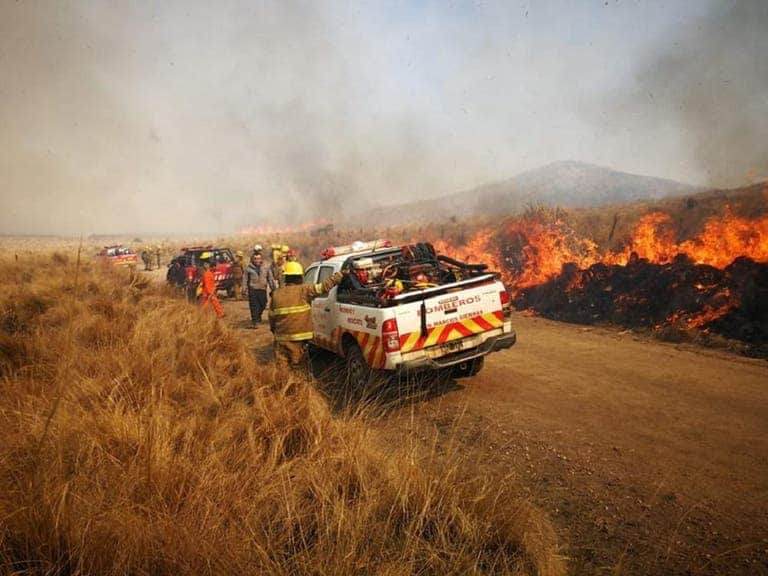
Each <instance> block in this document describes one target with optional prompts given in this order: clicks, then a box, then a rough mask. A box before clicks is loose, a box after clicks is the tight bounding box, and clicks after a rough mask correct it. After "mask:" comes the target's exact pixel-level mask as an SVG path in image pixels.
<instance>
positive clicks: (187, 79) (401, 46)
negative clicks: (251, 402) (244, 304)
mask: <svg viewBox="0 0 768 576" xmlns="http://www.w3.org/2000/svg"><path fill="white" fill-rule="evenodd" d="M765 5H768V3H764V2H757V1H756V2H740V3H733V2H711V1H704V0H701V1H690V2H682V1H680V2H658V1H657V2H655V1H639V0H636V1H615V0H611V1H609V2H604V1H600V2H591V1H586V0H584V1H581V2H567V1H562V2H555V1H552V2H515V1H512V2H472V3H464V2H453V3H451V2H444V1H435V2H381V3H363V2H349V3H342V2H327V3H325V2H284V1H283V2H273V3H272V2H256V1H253V2H246V1H229V2H226V1H224V2H208V1H205V2H203V1H200V2H193V1H191V0H184V1H181V0H179V1H175V2H174V1H170V2H155V1H149V0H147V1H144V2H141V1H136V2H117V1H115V2H100V1H88V2H86V1H83V2H73V1H67V0H60V1H56V2H53V1H51V2H42V1H40V2H32V1H29V2H24V1H20V2H14V1H11V0H0V78H2V80H0V193H1V194H2V199H3V204H4V210H3V211H2V213H1V214H2V215H0V232H2V233H64V234H76V233H80V232H83V233H85V234H88V233H91V232H102V233H105V232H116V233H122V232H136V233H163V232H168V233H171V232H184V233H188V232H193V233H194V232H198V233H224V232H228V231H231V230H233V229H235V228H237V227H239V226H244V225H249V224H258V223H265V222H282V221H285V220H287V219H295V220H298V221H304V220H308V219H315V218H319V217H330V218H333V217H334V215H335V214H336V213H337V212H338V211H339V210H341V209H346V210H348V211H349V209H354V208H358V207H363V206H375V205H377V204H385V203H386V204H391V203H394V202H398V201H404V200H408V199H413V198H416V197H421V196H437V195H440V194H443V193H449V192H453V191H456V190H460V189H465V188H470V187H472V186H474V185H478V184H483V183H486V182H488V181H492V180H498V179H503V178H507V177H510V176H512V175H514V174H515V173H517V172H520V171H522V170H525V169H528V168H534V167H537V166H539V165H541V164H544V163H547V162H550V161H554V160H560V159H575V160H583V161H587V162H595V163H598V164H603V165H609V166H611V167H614V168H617V169H623V170H627V171H632V172H638V173H646V174H650V175H654V176H664V177H669V178H675V179H679V180H683V181H688V182H691V183H701V184H705V183H714V184H721V183H723V184H739V183H741V182H747V181H749V180H750V179H754V178H756V177H757V176H760V175H763V176H764V175H765V174H766V169H765V165H764V164H761V162H762V161H763V160H766V159H768V156H766V155H762V156H760V155H759V154H758V155H753V156H754V157H750V158H748V159H746V160H745V159H744V154H743V153H742V151H741V148H744V147H747V148H749V149H753V148H754V147H755V144H754V142H755V141H757V146H758V147H762V149H761V150H760V152H761V153H762V152H763V151H764V147H765V143H766V142H768V140H767V139H766V138H765V137H766V136H767V135H768V130H766V125H765V122H766V120H765V119H768V104H767V103H766V97H767V96H766V94H768V90H765V89H764V90H762V91H761V90H759V88H761V87H765V86H768V79H766V76H765V75H766V69H765V64H764V62H763V58H762V57H761V54H765V53H766V50H768V45H766V40H765V38H768V29H765V28H764V27H765V26H766V24H767V23H768V16H767V15H766V7H765ZM734 6H735V8H734ZM745 10H746V14H747V16H749V17H748V18H746V19H744V18H735V19H732V20H731V21H729V20H728V17H729V15H730V14H731V13H733V12H736V13H738V14H737V15H739V16H743V15H744V13H745ZM724 22H730V23H724ZM741 30H744V36H743V37H742V36H741V35H740V31H741ZM761 32H762V33H761ZM721 36H722V38H721ZM734 36H735V38H736V39H737V41H736V42H735V43H734V42H732V41H731V40H728V38H733V37H734ZM712 38H714V40H715V41H712V42H710V39H712ZM704 45H706V46H704ZM734 54H735V55H736V57H734V58H732V57H731V56H732V55H734ZM723 55H724V56H723ZM720 56H722V57H720ZM713 60H715V61H716V62H715V65H713V66H712V67H711V68H709V67H708V63H709V62H712V61H713ZM681 77H682V79H681ZM700 78H704V80H700ZM745 78H746V79H749V80H748V81H745V80H744V79H745ZM724 81H725V82H726V85H730V86H732V87H733V86H744V85H745V84H746V86H747V87H748V88H749V90H735V91H734V90H731V92H732V93H726V94H725V95H724V97H725V96H727V97H729V98H730V97H732V98H733V101H732V104H733V105H732V104H729V103H728V102H727V101H724V102H723V104H722V106H721V105H720V100H719V98H720V95H719V92H717V93H715V92H713V90H712V89H711V87H712V86H718V85H722V83H723V82H724ZM701 82H703V83H704V84H703V86H704V88H705V89H704V90H703V93H704V94H705V96H704V97H695V96H691V95H690V94H691V93H693V92H696V90H697V88H696V87H697V86H699V87H700V86H702V84H701ZM729 83H730V84H729ZM691 102H692V103H693V105H692V108H693V109H695V110H696V111H699V110H700V111H701V112H702V115H701V116H703V117H704V119H706V118H711V117H712V114H713V110H715V111H716V113H717V116H718V123H717V125H716V126H715V127H714V128H715V131H716V132H718V133H723V134H727V136H728V146H727V147H723V148H721V147H719V146H717V145H714V146H713V145H712V144H711V142H713V141H714V142H716V141H717V138H713V137H712V134H711V132H710V129H709V127H707V126H706V122H705V126H704V128H702V126H701V120H702V118H699V117H696V114H691V113H687V112H686V110H685V107H686V103H691ZM744 108H747V111H748V118H747V119H746V120H745V119H744ZM753 114H754V117H757V118H760V117H762V118H763V120H759V121H757V123H755V122H751V121H750V119H751V118H753V116H752V115H753ZM760 122H762V123H760ZM746 125H749V126H751V128H750V129H749V130H747V131H746V132H748V133H747V134H746V135H745V136H744V138H743V140H744V141H741V140H740V138H742V137H741V136H740V135H741V134H743V133H744V132H745V130H744V127H745V126H746ZM750 130H752V132H754V133H749V131H750ZM702 140H705V141H707V142H710V143H709V144H706V145H704V146H703V148H702V146H701V145H700V143H701V141H702ZM747 160H748V162H750V163H752V164H758V165H756V166H751V165H746V163H747ZM713 162H714V163H717V162H720V163H722V165H723V166H724V167H727V168H728V169H727V170H723V169H721V168H720V167H718V168H717V169H712V168H711V165H712V163H713Z"/></svg>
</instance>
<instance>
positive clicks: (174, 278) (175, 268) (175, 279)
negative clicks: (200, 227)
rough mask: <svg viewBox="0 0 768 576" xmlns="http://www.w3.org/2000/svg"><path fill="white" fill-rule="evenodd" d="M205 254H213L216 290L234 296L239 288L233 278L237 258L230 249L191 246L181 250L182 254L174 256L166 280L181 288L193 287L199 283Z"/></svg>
mask: <svg viewBox="0 0 768 576" xmlns="http://www.w3.org/2000/svg"><path fill="white" fill-rule="evenodd" d="M204 252H210V253H211V266H212V267H213V273H214V275H215V277H216V289H217V290H224V291H226V292H227V295H228V296H230V297H231V296H233V295H234V293H235V290H236V289H238V288H239V287H238V286H235V281H234V278H233V276H232V264H233V263H234V261H235V257H234V256H233V255H232V251H231V250H230V249H229V248H217V247H214V246H189V247H186V248H182V249H181V254H179V255H177V256H174V257H173V258H172V259H171V261H170V263H169V264H168V272H167V273H166V280H167V281H168V283H169V284H173V285H174V286H179V287H187V288H189V287H193V286H196V284H197V283H198V282H199V280H200V279H199V278H198V274H199V270H200V267H201V266H202V261H201V260H200V256H201V255H202V254H203V253H204Z"/></svg>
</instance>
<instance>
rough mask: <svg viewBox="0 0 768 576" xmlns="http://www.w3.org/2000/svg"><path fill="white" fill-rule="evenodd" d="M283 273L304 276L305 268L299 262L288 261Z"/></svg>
mask: <svg viewBox="0 0 768 576" xmlns="http://www.w3.org/2000/svg"><path fill="white" fill-rule="evenodd" d="M283 274H285V275H286V276H303V275H304V268H302V267H301V264H299V263H298V262H286V263H285V266H283Z"/></svg>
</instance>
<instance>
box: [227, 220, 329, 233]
mask: <svg viewBox="0 0 768 576" xmlns="http://www.w3.org/2000/svg"><path fill="white" fill-rule="evenodd" d="M330 224H331V222H330V220H312V221H309V222H303V223H301V224H295V225H292V226H284V225H271V224H264V225H261V226H246V227H243V228H240V229H238V231H237V232H238V234H242V235H247V236H275V235H281V234H293V233H297V232H309V231H311V230H315V229H318V228H323V227H325V226H328V225H330Z"/></svg>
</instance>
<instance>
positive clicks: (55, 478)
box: [0, 255, 564, 575]
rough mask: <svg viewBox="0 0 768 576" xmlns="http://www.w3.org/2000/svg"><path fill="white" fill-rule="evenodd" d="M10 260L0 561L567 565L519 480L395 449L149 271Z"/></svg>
mask: <svg viewBox="0 0 768 576" xmlns="http://www.w3.org/2000/svg"><path fill="white" fill-rule="evenodd" d="M2 266H3V268H4V272H5V273H4V274H3V277H2V280H0V307H1V309H2V319H1V322H0V378H2V379H1V380H0V426H1V427H2V430H3V434H2V440H1V441H0V572H4V573H9V574H11V573H13V574H67V575H79V574H159V575H162V574H242V573H252V574H334V575H335V574H353V573H354V574H359V573H364V574H392V575H395V574H397V575H400V574H485V573H489V574H490V573H494V574H561V573H563V572H564V563H563V560H562V558H561V557H560V556H558V555H557V551H558V549H557V541H556V536H555V534H554V532H553V530H552V527H551V525H550V524H549V522H548V521H547V519H546V518H545V517H543V516H542V515H541V514H540V513H539V512H538V511H537V510H535V509H534V508H532V507H531V506H530V505H529V504H528V503H527V502H526V501H525V500H524V499H521V498H519V497H518V496H517V495H516V494H515V491H514V487H513V486H509V485H506V484H504V483H502V484H501V485H499V483H498V481H496V482H494V481H493V480H491V479H483V478H477V477H473V476H472V474H467V473H466V472H465V471H463V470H462V469H461V466H460V465H459V464H457V465H456V466H454V467H452V468H450V469H445V468H441V469H439V470H437V469H436V467H435V465H434V464H433V463H432V461H431V460H430V459H429V458H426V459H424V458H421V459H420V458H418V457H416V456H415V455H414V454H405V453H400V452H398V453H391V452H386V451H384V450H383V449H382V448H380V447H378V446H377V443H376V441H375V439H373V438H371V436H370V433H369V432H368V428H367V427H366V425H365V420H364V419H362V418H360V417H357V418H349V419H337V418H334V417H332V415H331V414H330V412H329V409H328V407H327V406H326V403H325V402H324V401H323V399H322V398H321V396H320V395H319V394H318V393H316V392H315V391H314V390H313V388H312V387H311V386H310V385H308V384H307V383H306V382H304V381H302V380H300V379H294V378H291V379H287V378H286V376H285V375H284V374H280V373H278V371H277V370H276V369H275V366H274V365H257V363H256V361H255V360H254V358H253V357H252V354H251V353H250V352H249V350H248V349H247V348H246V347H245V346H244V345H243V343H242V342H241V341H240V340H239V338H238V334H237V333H236V332H235V331H233V330H231V329H229V328H228V327H227V326H225V325H223V324H221V323H219V322H217V321H215V319H213V318H212V317H210V316H203V315H201V314H200V313H199V312H198V310H197V309H194V308H192V307H190V306H188V305H186V304H184V303H183V302H180V301H178V300H175V299H173V298H171V297H170V295H169V294H168V293H166V292H164V291H163V290H162V289H161V288H159V287H155V286H151V285H149V283H148V281H147V280H146V279H142V278H141V277H140V276H137V277H135V278H133V279H131V278H130V276H128V274H127V273H126V272H118V271H113V270H107V269H101V268H100V267H96V266H93V265H91V264H85V265H83V266H82V267H81V268H80V270H79V271H76V266H77V265H76V263H75V259H74V258H73V257H72V256H69V257H64V256H62V255H58V256H53V257H51V256H49V257H46V258H42V257H34V258H32V257H30V258H28V259H26V261H25V262H14V261H12V260H11V261H7V260H6V261H4V262H2ZM211 316H212V315H211Z"/></svg>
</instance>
